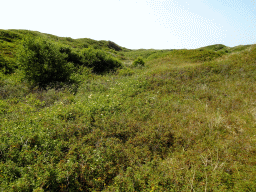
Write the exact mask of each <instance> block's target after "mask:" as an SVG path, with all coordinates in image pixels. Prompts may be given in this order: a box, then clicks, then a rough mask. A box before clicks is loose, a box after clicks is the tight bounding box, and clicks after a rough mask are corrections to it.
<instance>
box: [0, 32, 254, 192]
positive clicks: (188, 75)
mask: <svg viewBox="0 0 256 192" xmlns="http://www.w3.org/2000/svg"><path fill="white" fill-rule="evenodd" d="M16 32H17V33H19V34H23V35H25V36H26V35H28V34H30V35H32V34H34V35H33V36H38V35H42V34H40V33H38V32H33V33H32V32H29V31H23V30H22V31H16ZM42 36H44V38H46V39H47V41H49V42H51V41H50V40H53V39H54V38H56V37H55V36H50V35H46V34H44V35H42ZM4 42H5V45H4V46H2V47H3V48H4V49H5V52H4V53H3V54H2V55H3V57H4V58H6V57H8V56H9V53H11V52H12V49H11V47H14V46H12V45H14V44H15V43H13V42H15V41H12V42H7V41H4ZM77 42H80V43H81V45H82V44H83V42H85V41H84V40H81V41H80V40H73V41H68V40H67V39H62V38H59V39H58V45H56V44H54V47H55V48H56V47H57V50H58V54H60V55H63V58H64V60H65V61H66V63H67V62H73V63H74V65H75V68H76V70H75V72H74V73H73V74H72V75H71V76H70V78H71V79H72V78H74V79H78V80H79V81H80V86H79V87H76V86H75V88H73V87H72V86H71V85H66V86H63V87H62V88H61V89H56V87H53V88H47V89H38V88H37V87H35V88H34V89H29V87H28V85H27V83H26V81H24V80H23V75H24V74H23V73H22V71H21V70H19V69H16V70H15V72H14V73H12V74H4V73H2V72H0V135H1V136H0V191H255V189H256V182H255V181H256V166H255V159H256V153H255V149H256V146H255V140H256V137H255V135H256V130H255V118H256V109H255V99H256V98H255V87H256V78H255V77H256V65H255V61H256V46H255V45H252V46H249V47H248V48H246V49H243V50H241V51H238V49H236V50H237V51H234V50H233V49H232V48H231V49H230V50H229V51H230V52H228V53H226V52H225V51H223V50H225V49H226V48H223V49H220V50H218V51H214V50H205V49H202V50H198V49H197V50H172V51H171V50H168V51H167V50H163V51H161V50H148V53H147V50H140V51H138V50H133V51H127V52H125V51H123V52H122V53H123V54H124V56H125V57H126V59H125V62H124V65H125V67H123V68H119V69H117V71H116V73H105V74H100V75H98V74H97V73H91V70H92V69H93V67H91V69H89V68H88V66H87V65H89V64H90V63H89V61H88V60H90V59H89V58H87V57H89V56H91V57H92V59H91V60H92V61H95V60H96V61H98V60H100V59H98V60H97V58H102V57H100V56H97V54H98V52H100V54H101V53H102V52H103V53H102V54H104V55H105V56H109V55H108V53H109V52H111V53H114V54H115V55H117V57H118V55H121V54H120V53H119V52H115V51H114V50H113V49H109V50H105V48H104V49H103V50H93V49H92V50H83V51H81V52H80V49H79V43H77ZM92 42H93V41H92ZM12 43H13V44H12ZM104 43H106V42H103V41H102V42H100V43H99V45H101V46H105V44H104ZM9 45H11V46H9ZM73 46H77V48H74V47H73ZM87 52H91V53H89V54H87V56H86V54H82V53H87ZM213 52H216V53H213ZM231 52H232V53H233V54H229V53H231ZM6 53H7V54H6ZM111 53H110V54H111ZM203 53H205V54H206V55H203ZM219 53H220V55H219ZM222 55H223V57H222ZM138 56H141V57H142V58H143V59H144V60H146V61H147V67H145V68H143V69H142V68H140V67H137V68H135V67H133V68H131V67H130V64H131V61H132V60H134V59H135V58H137V57H138ZM128 57H129V58H130V59H127V58H128ZM8 58H11V57H8ZM86 58H87V60H86ZM217 58H218V59H217ZM82 61H83V62H84V63H83V62H82ZM95 63H96V62H95ZM74 90H75V91H74Z"/></svg>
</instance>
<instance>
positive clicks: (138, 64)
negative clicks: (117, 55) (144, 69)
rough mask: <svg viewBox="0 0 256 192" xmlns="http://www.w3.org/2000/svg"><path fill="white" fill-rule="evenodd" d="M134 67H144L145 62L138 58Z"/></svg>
mask: <svg viewBox="0 0 256 192" xmlns="http://www.w3.org/2000/svg"><path fill="white" fill-rule="evenodd" d="M132 65H133V66H135V67H137V66H144V65H145V61H144V60H143V59H142V58H141V57H138V58H137V59H135V60H134V62H133V63H132Z"/></svg>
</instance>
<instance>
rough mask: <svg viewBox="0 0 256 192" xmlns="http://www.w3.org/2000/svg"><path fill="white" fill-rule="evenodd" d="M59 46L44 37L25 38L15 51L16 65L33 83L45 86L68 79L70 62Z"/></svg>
mask: <svg viewBox="0 0 256 192" xmlns="http://www.w3.org/2000/svg"><path fill="white" fill-rule="evenodd" d="M67 57H68V55H67V54H66V53H61V52H60V47H59V46H58V45H56V44H54V43H51V42H50V41H47V40H46V39H44V38H41V37H40V38H36V39H34V38H31V37H30V38H27V39H24V40H23V41H22V43H21V45H20V49H19V50H18V53H17V61H18V65H19V66H20V67H21V69H23V70H24V73H25V78H26V79H27V80H28V81H29V82H30V83H31V84H32V85H33V86H35V85H38V86H39V87H46V86H47V85H49V84H51V83H56V82H65V81H68V80H69V78H70V75H71V73H72V70H71V68H72V63H68V62H67Z"/></svg>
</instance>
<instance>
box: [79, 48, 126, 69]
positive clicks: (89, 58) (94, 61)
mask: <svg viewBox="0 0 256 192" xmlns="http://www.w3.org/2000/svg"><path fill="white" fill-rule="evenodd" d="M80 55H81V63H82V65H84V66H86V67H89V68H91V69H92V72H94V73H103V72H107V71H111V70H113V71H114V70H116V69H117V68H119V67H121V65H122V64H121V62H120V61H119V60H118V59H116V58H114V57H112V56H111V55H109V54H107V53H106V52H105V51H102V50H96V49H92V48H86V49H83V50H82V51H81V52H80Z"/></svg>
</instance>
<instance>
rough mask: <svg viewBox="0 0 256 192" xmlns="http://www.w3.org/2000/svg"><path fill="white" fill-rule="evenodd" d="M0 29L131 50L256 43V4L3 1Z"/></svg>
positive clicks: (253, 0) (232, 0)
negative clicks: (106, 43) (107, 42)
mask: <svg viewBox="0 0 256 192" xmlns="http://www.w3.org/2000/svg"><path fill="white" fill-rule="evenodd" d="M0 7H1V11H0V18H1V22H0V28H1V29H28V30H34V31H39V32H43V33H48V34H53V35H57V36H61V37H71V38H91V39H95V40H111V41H114V42H115V43H117V44H119V45H121V46H124V47H127V48H130V49H139V48H145V49H150V48H154V49H180V48H187V49H194V48H198V47H202V46H207V45H213V44H224V45H227V46H230V47H233V46H237V45H246V44H255V43H256V11H255V7H256V0H176V1H175V0H72V1H71V0H69V1H68V0H2V1H1V2H0Z"/></svg>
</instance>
